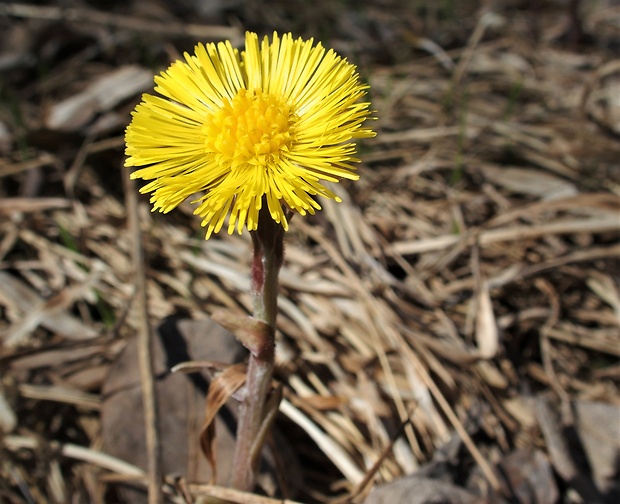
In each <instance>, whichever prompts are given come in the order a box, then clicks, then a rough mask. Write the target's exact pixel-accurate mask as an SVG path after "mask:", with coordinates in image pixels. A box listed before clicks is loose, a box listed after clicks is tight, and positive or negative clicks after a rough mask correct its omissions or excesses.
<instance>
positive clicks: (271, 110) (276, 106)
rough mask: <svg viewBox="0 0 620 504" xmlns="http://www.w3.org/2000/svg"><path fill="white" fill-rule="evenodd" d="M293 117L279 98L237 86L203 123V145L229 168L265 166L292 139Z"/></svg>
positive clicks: (286, 148)
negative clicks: (235, 93) (232, 95)
mask: <svg viewBox="0 0 620 504" xmlns="http://www.w3.org/2000/svg"><path fill="white" fill-rule="evenodd" d="M295 120H296V117H295V115H294V114H293V112H292V111H291V107H290V106H289V105H288V103H286V101H285V100H284V99H283V98H282V97H280V96H278V95H274V94H269V93H263V92H262V91H260V90H257V91H253V92H251V91H248V90H246V89H240V90H239V92H238V93H237V95H236V96H235V97H234V98H233V99H232V101H226V102H225V103H224V105H223V106H222V107H221V108H220V109H219V110H218V111H216V112H214V113H213V114H211V115H210V116H209V118H208V119H207V121H206V122H205V124H204V126H203V128H202V131H203V133H204V135H205V148H206V151H207V152H209V153H213V154H215V155H216V159H217V160H218V162H220V163H226V164H230V167H231V168H235V167H237V166H239V165H248V164H250V165H255V166H266V165H268V164H271V163H274V162H277V161H278V160H279V158H280V155H281V154H282V152H284V151H287V150H288V148H289V146H290V144H291V143H292V142H293V141H294V139H295V131H294V123H295Z"/></svg>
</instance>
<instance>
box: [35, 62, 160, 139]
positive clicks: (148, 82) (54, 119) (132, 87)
mask: <svg viewBox="0 0 620 504" xmlns="http://www.w3.org/2000/svg"><path fill="white" fill-rule="evenodd" d="M152 86H153V74H152V72H151V71H150V70H147V69H145V68H142V67H139V66H137V65H127V66H123V67H121V68H118V69H117V70H114V71H112V72H109V73H107V74H104V75H102V76H101V77H99V78H97V79H96V80H95V81H94V82H93V83H92V84H90V85H89V86H88V87H87V88H86V89H85V90H84V91H82V92H81V93H78V94H76V95H74V96H71V97H70V98H67V99H66V100H63V101H61V102H59V103H56V104H55V105H54V106H53V107H52V109H51V110H50V112H49V114H48V116H47V118H46V121H45V126H46V127H47V128H49V129H51V130H60V131H75V130H78V129H80V128H81V127H83V126H85V125H86V124H87V123H88V122H89V121H90V120H91V119H92V118H93V117H95V115H97V114H99V113H101V112H106V111H108V110H110V109H111V108H113V107H114V106H116V105H117V104H118V103H120V102H121V101H123V100H125V99H127V98H129V97H131V96H134V95H136V94H138V93H140V92H141V91H146V90H147V89H149V88H150V87H152Z"/></svg>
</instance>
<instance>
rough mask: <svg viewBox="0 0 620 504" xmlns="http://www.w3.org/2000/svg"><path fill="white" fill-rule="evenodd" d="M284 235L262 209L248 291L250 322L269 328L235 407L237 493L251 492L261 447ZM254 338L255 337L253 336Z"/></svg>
mask: <svg viewBox="0 0 620 504" xmlns="http://www.w3.org/2000/svg"><path fill="white" fill-rule="evenodd" d="M283 240H284V231H283V229H282V227H281V226H280V225H279V224H277V223H275V222H274V221H273V219H272V218H271V215H269V212H268V211H266V209H263V210H261V213H260V215H259V221H258V230H257V231H254V232H252V242H253V244H254V258H253V261H252V273H251V290H252V296H253V298H254V318H255V319H257V320H260V321H262V322H264V323H265V324H267V326H269V329H270V330H269V331H265V332H263V333H262V334H261V335H260V336H261V337H260V340H259V342H258V345H256V346H255V347H254V348H252V349H250V350H251V352H250V358H249V362H248V371H247V378H246V388H245V390H246V392H245V396H244V398H243V400H242V402H241V405H240V407H239V422H238V426H237V444H236V446H235V453H234V457H233V468H232V476H231V486H232V487H233V488H237V489H239V490H248V491H251V490H253V488H254V482H255V477H256V470H257V466H258V462H259V460H260V454H261V451H262V446H263V443H264V437H265V429H261V427H262V424H263V421H264V419H265V417H266V412H265V404H266V403H267V398H268V395H269V391H270V387H271V378H272V375H273V368H274V360H275V326H276V315H277V303H278V273H279V271H280V266H281V265H282V259H283ZM257 336H258V335H257Z"/></svg>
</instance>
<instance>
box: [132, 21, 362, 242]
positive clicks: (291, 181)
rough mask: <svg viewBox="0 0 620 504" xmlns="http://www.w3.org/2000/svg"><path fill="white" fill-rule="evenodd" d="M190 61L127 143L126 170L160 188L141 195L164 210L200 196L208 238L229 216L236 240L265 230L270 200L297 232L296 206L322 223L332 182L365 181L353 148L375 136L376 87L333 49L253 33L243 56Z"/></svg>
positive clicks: (139, 115) (232, 52)
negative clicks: (320, 199)
mask: <svg viewBox="0 0 620 504" xmlns="http://www.w3.org/2000/svg"><path fill="white" fill-rule="evenodd" d="M184 57H185V60H184V61H177V62H175V63H173V64H172V65H171V66H170V67H169V68H168V69H167V70H166V71H164V72H162V73H161V74H160V75H159V76H157V77H155V83H156V87H155V91H156V92H157V93H159V94H160V95H161V96H153V95H149V94H145V95H144V96H143V97H142V102H141V103H140V104H139V105H138V106H137V107H136V110H135V111H134V112H133V114H132V115H133V119H132V121H131V123H130V125H129V126H128V127H127V131H126V135H125V140H126V143H127V149H126V154H127V156H128V158H127V161H126V163H125V165H126V166H129V167H140V169H138V170H136V171H135V172H133V174H132V178H142V179H145V180H149V181H150V182H149V183H148V184H146V185H145V186H144V187H143V188H142V189H141V192H143V193H144V192H152V195H151V203H153V210H154V211H155V210H159V211H161V212H168V211H170V210H172V209H173V208H175V207H176V206H177V205H179V204H180V203H181V202H182V201H184V200H185V199H186V198H188V197H189V196H192V195H197V196H196V199H195V201H194V203H196V204H197V207H196V209H195V211H194V213H195V214H197V215H199V216H200V217H202V225H203V226H205V227H206V228H207V238H209V236H211V234H212V233H217V232H219V231H220V229H221V228H222V226H223V224H224V221H225V220H226V217H227V216H230V217H229V223H228V232H229V233H232V232H233V231H234V230H235V228H236V229H237V231H238V232H239V233H241V231H242V230H243V227H244V225H245V226H247V228H248V229H249V230H256V229H257V226H258V214H259V210H260V208H261V206H262V205H263V202H264V201H266V204H267V207H268V210H269V213H270V215H271V217H272V218H273V219H274V220H275V221H276V222H278V223H281V225H282V226H283V227H284V229H287V228H288V223H287V219H286V212H285V208H288V209H290V210H293V211H296V212H298V213H300V214H302V215H305V214H306V213H311V214H313V213H314V212H315V210H318V209H320V208H321V207H320V205H319V204H318V203H317V202H316V201H315V199H314V198H313V196H316V195H320V196H324V197H327V198H331V199H334V200H337V201H339V198H338V197H337V196H336V195H335V194H334V193H333V192H332V191H330V190H329V189H328V188H327V187H325V186H324V185H323V184H322V183H321V182H322V181H331V182H337V181H339V180H340V179H343V178H346V179H352V180H355V179H357V178H358V175H357V173H356V170H355V163H357V162H358V161H359V160H358V159H356V158H355V157H354V156H355V143H354V142H353V140H354V139H356V138H364V137H371V136H374V133H373V132H372V131H371V130H370V129H368V128H364V127H363V123H364V121H365V120H366V119H367V118H368V117H369V115H370V111H369V110H368V107H369V103H367V102H360V101H359V100H360V99H361V98H363V97H364V96H365V94H366V89H367V86H366V85H364V84H362V83H361V82H360V81H359V76H358V74H357V73H356V69H355V66H354V65H352V64H350V63H348V62H347V61H346V60H345V59H343V58H341V57H340V56H338V55H337V54H336V53H335V52H334V51H333V50H329V51H328V50H326V49H325V48H324V47H323V46H322V45H321V44H320V43H319V44H316V45H314V43H313V40H312V39H310V40H303V39H301V38H299V39H293V37H292V35H291V34H286V35H283V36H282V37H279V36H278V34H277V33H274V34H273V39H272V41H269V39H268V38H267V37H265V38H264V39H263V40H262V42H259V39H258V36H257V35H256V34H255V33H250V32H248V33H246V39H245V50H244V51H242V52H239V51H238V50H237V49H234V48H233V47H232V45H231V44H230V42H221V43H219V44H217V45H216V44H207V45H206V46H205V45H203V44H198V45H197V46H196V48H195V53H194V54H193V55H190V54H187V53H185V54H184ZM283 206H284V208H283Z"/></svg>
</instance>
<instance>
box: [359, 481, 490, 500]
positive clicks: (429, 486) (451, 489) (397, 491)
mask: <svg viewBox="0 0 620 504" xmlns="http://www.w3.org/2000/svg"><path fill="white" fill-rule="evenodd" d="M436 502H441V503H442V504H477V503H480V500H479V499H478V498H477V497H476V496H475V495H473V494H471V493H469V492H468V491H467V490H465V489H464V488H459V487H457V486H454V485H452V484H450V483H445V482H443V481H440V480H434V479H429V478H424V477H421V476H416V475H413V476H408V477H405V478H399V479H397V480H394V481H392V482H391V483H387V484H385V485H381V486H378V487H376V488H375V489H374V490H373V491H372V493H371V494H370V495H369V496H368V498H367V499H366V500H365V501H364V504H433V503H436Z"/></svg>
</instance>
